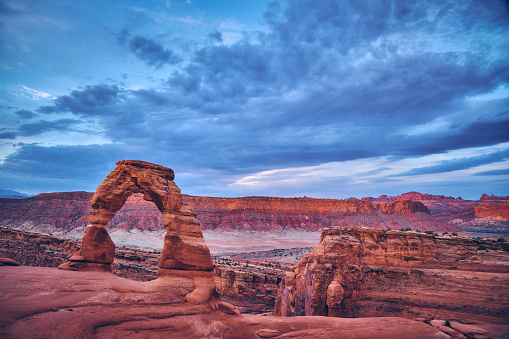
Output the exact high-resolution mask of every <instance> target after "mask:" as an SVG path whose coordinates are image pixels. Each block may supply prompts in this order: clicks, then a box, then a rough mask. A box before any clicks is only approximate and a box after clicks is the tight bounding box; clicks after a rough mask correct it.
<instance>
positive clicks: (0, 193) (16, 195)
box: [0, 189, 31, 199]
mask: <svg viewBox="0 0 509 339" xmlns="http://www.w3.org/2000/svg"><path fill="white" fill-rule="evenodd" d="M30 197H31V195H28V194H25V193H20V192H18V191H13V190H3V189H0V198H7V199H25V198H30Z"/></svg>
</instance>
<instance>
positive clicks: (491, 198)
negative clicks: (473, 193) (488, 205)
mask: <svg viewBox="0 0 509 339" xmlns="http://www.w3.org/2000/svg"><path fill="white" fill-rule="evenodd" d="M508 200H509V195H508V196H505V197H498V196H496V195H493V194H492V195H487V194H486V193H484V194H483V195H481V198H480V199H479V201H496V202H497V203H498V202H500V201H508Z"/></svg>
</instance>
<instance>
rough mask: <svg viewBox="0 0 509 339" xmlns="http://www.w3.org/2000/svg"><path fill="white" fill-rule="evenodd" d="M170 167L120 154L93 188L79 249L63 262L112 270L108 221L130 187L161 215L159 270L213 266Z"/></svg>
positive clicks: (70, 265)
mask: <svg viewBox="0 0 509 339" xmlns="http://www.w3.org/2000/svg"><path fill="white" fill-rule="evenodd" d="M174 176H175V175H174V172H173V170H171V169H170V168H166V167H163V166H160V165H156V164H152V163H149V162H145V161H139V160H122V161H119V162H117V167H116V168H115V169H114V170H113V171H112V172H111V173H110V174H109V175H108V176H107V177H106V179H104V181H103V182H102V183H101V184H100V185H99V187H98V188H97V190H96V192H95V194H94V197H93V198H92V202H91V207H92V208H91V211H90V216H89V219H88V221H89V225H88V226H87V228H86V229H85V234H84V235H83V240H82V245H81V249H80V252H79V253H77V254H75V255H73V256H72V257H71V259H70V262H69V263H67V264H64V265H63V267H61V268H68V269H101V270H111V263H113V259H114V254H115V244H114V243H113V241H112V240H111V238H110V237H109V235H108V232H107V230H106V225H107V224H108V222H109V221H110V220H111V218H113V216H114V215H115V213H116V212H117V211H118V210H119V209H120V208H122V206H123V205H124V203H125V202H126V201H127V198H129V196H131V195H132V194H133V193H142V194H143V198H144V199H145V200H147V201H152V202H153V203H154V204H155V205H156V206H157V208H158V209H159V211H161V214H162V215H163V223H164V228H165V229H166V236H165V239H164V245H163V251H162V252H161V260H160V262H159V272H158V274H159V275H165V274H169V272H170V271H166V270H174V269H179V270H193V271H211V270H212V259H211V257H210V251H209V249H208V247H207V245H206V244H205V241H204V239H203V233H202V231H201V228H200V223H199V221H198V219H197V218H196V214H195V213H194V211H193V210H192V208H191V207H190V206H188V205H186V204H184V203H183V202H182V195H181V193H180V189H179V188H178V187H177V185H176V184H175V182H174V181H173V179H174Z"/></svg>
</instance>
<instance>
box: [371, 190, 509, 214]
mask: <svg viewBox="0 0 509 339" xmlns="http://www.w3.org/2000/svg"><path fill="white" fill-rule="evenodd" d="M361 200H364V201H371V202H376V203H388V202H393V201H398V200H411V201H418V202H422V203H423V204H424V205H426V207H428V208H429V210H430V211H431V213H439V212H447V211H456V210H461V209H466V208H471V207H474V206H486V205H494V204H500V203H504V202H509V196H508V197H497V196H494V195H491V196H488V195H486V194H483V195H482V196H481V199H480V200H478V201H472V200H463V199H462V198H461V197H458V198H454V197H451V196H445V195H434V194H425V193H419V192H408V193H403V194H401V195H396V196H387V195H381V196H379V197H378V198H373V197H364V198H362V199H361Z"/></svg>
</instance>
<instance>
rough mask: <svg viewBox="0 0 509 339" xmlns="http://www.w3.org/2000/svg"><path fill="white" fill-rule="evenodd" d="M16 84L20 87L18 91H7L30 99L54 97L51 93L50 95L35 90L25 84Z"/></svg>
mask: <svg viewBox="0 0 509 339" xmlns="http://www.w3.org/2000/svg"><path fill="white" fill-rule="evenodd" d="M18 86H19V87H20V89H19V91H18V92H11V91H9V93H10V94H12V95H14V96H17V97H22V98H28V99H31V100H41V99H56V97H55V96H53V95H51V94H49V93H45V92H41V91H37V90H35V89H33V88H30V87H27V86H24V85H19V84H18Z"/></svg>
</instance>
